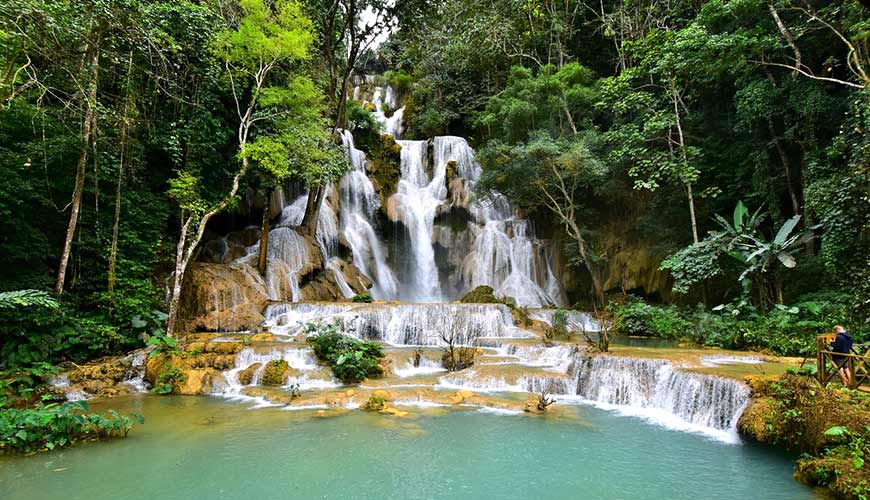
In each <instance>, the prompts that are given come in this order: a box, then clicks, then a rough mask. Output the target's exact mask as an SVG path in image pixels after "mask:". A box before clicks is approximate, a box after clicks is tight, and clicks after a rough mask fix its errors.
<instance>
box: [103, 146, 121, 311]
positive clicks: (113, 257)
mask: <svg viewBox="0 0 870 500" xmlns="http://www.w3.org/2000/svg"><path fill="white" fill-rule="evenodd" d="M123 149H124V131H123V130H122V132H121V150H122V152H121V164H120V165H119V166H118V183H117V184H116V185H115V220H114V223H113V225H112V246H111V248H110V249H109V272H108V283H107V284H106V290H108V292H109V295H111V294H112V293H113V292H114V291H115V275H116V271H117V266H118V226H119V225H120V222H121V184H122V179H123V178H124V160H123V158H124V156H123V155H124V153H123Z"/></svg>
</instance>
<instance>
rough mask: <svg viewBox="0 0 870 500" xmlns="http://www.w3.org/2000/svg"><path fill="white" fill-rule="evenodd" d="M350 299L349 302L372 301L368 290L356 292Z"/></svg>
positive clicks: (367, 302)
mask: <svg viewBox="0 0 870 500" xmlns="http://www.w3.org/2000/svg"><path fill="white" fill-rule="evenodd" d="M350 300H351V302H363V303H366V304H369V303H371V301H372V294H370V293H369V292H363V293H358V294H356V295H354V296H353V297H352V298H351V299H350Z"/></svg>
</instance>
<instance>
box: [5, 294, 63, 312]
mask: <svg viewBox="0 0 870 500" xmlns="http://www.w3.org/2000/svg"><path fill="white" fill-rule="evenodd" d="M33 306H37V307H46V308H55V307H57V306H58V303H57V301H56V300H55V299H54V297H52V296H51V294H49V293H48V292H46V291H43V290H16V291H14V292H0V309H17V308H19V307H33Z"/></svg>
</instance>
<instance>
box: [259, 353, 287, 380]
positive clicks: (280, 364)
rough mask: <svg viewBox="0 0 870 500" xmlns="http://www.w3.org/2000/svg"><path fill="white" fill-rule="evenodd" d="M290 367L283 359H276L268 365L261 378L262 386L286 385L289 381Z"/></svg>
mask: <svg viewBox="0 0 870 500" xmlns="http://www.w3.org/2000/svg"><path fill="white" fill-rule="evenodd" d="M289 371H290V365H289V363H287V362H286V361H284V360H283V359H275V360H272V361H269V362H268V363H266V367H265V368H264V369H263V375H262V377H261V378H260V383H261V384H262V385H273V386H277V385H284V382H285V381H286V380H287V376H288V372H289Z"/></svg>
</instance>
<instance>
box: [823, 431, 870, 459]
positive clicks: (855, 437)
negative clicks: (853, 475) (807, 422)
mask: <svg viewBox="0 0 870 500" xmlns="http://www.w3.org/2000/svg"><path fill="white" fill-rule="evenodd" d="M824 434H825V436H831V437H835V438H838V439H840V440H841V441H842V442H843V443H844V444H842V445H841V447H843V448H845V449H846V451H847V452H848V454H849V456H850V457H851V459H852V466H853V467H854V468H856V469H860V468H862V467H864V457H865V456H866V455H867V454H868V453H870V449H868V443H867V436H868V435H870V428H865V429H864V433H863V434H853V433H852V432H851V431H849V428H848V427H845V426H842V425H835V426H834V427H831V428H829V429H827V430H826V431H825V432H824ZM828 453H836V451H829V452H828Z"/></svg>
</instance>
